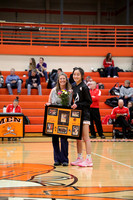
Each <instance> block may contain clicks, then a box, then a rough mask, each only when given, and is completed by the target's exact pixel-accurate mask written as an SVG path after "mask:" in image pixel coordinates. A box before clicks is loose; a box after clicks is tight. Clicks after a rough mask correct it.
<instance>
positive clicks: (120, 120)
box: [115, 116, 130, 136]
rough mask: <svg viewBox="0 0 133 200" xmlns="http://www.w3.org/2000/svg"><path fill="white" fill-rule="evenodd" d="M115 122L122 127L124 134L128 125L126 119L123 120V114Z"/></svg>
mask: <svg viewBox="0 0 133 200" xmlns="http://www.w3.org/2000/svg"><path fill="white" fill-rule="evenodd" d="M115 124H119V125H120V126H121V127H122V131H123V135H124V136H125V135H126V129H127V128H128V127H130V125H129V123H128V121H127V120H125V117H124V116H119V117H117V119H116V120H115Z"/></svg>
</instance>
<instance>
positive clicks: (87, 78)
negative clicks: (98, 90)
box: [84, 76, 93, 89]
mask: <svg viewBox="0 0 133 200" xmlns="http://www.w3.org/2000/svg"><path fill="white" fill-rule="evenodd" d="M92 81H93V80H92V78H91V77H90V76H87V77H86V79H85V80H84V82H85V84H86V85H87V86H88V88H89V89H90V85H91V83H92Z"/></svg>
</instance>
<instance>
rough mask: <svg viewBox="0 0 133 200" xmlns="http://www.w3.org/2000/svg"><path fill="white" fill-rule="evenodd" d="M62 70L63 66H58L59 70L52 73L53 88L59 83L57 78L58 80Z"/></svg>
mask: <svg viewBox="0 0 133 200" xmlns="http://www.w3.org/2000/svg"><path fill="white" fill-rule="evenodd" d="M60 72H62V69H61V68H58V70H57V72H54V73H53V74H51V76H50V77H49V78H50V81H51V88H54V87H55V86H56V84H57V80H58V75H59V73H60Z"/></svg>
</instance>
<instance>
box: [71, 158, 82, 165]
mask: <svg viewBox="0 0 133 200" xmlns="http://www.w3.org/2000/svg"><path fill="white" fill-rule="evenodd" d="M82 162H83V158H77V160H76V161H74V162H71V165H74V166H78V165H79V164H80V163H82Z"/></svg>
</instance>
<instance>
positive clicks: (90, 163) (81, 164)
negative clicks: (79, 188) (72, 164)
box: [78, 159, 93, 167]
mask: <svg viewBox="0 0 133 200" xmlns="http://www.w3.org/2000/svg"><path fill="white" fill-rule="evenodd" d="M78 166H79V167H92V166H93V162H92V159H91V160H89V159H86V160H85V161H83V162H81V163H79V164H78Z"/></svg>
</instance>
